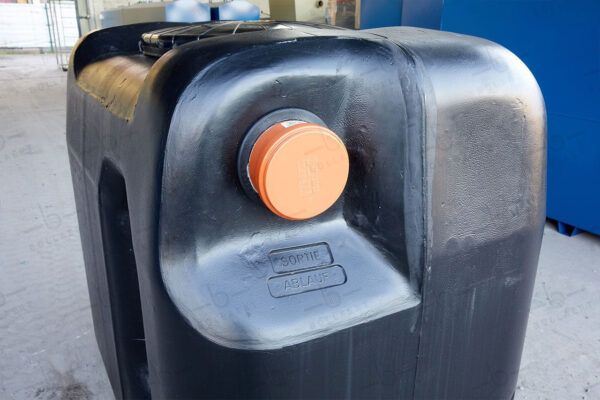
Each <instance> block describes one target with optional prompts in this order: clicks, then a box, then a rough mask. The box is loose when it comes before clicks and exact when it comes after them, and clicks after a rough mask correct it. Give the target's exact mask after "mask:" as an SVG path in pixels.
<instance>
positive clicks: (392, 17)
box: [360, 0, 402, 29]
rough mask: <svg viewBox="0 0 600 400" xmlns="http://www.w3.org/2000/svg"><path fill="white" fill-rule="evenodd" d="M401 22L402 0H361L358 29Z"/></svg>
mask: <svg viewBox="0 0 600 400" xmlns="http://www.w3.org/2000/svg"><path fill="white" fill-rule="evenodd" d="M401 24H402V0H362V1H361V2H360V29H370V28H381V27H384V26H398V25H401Z"/></svg>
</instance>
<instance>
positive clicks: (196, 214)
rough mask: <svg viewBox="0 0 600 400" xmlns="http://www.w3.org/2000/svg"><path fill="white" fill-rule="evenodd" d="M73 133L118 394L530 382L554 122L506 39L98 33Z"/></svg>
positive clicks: (265, 30) (365, 390) (487, 387)
mask: <svg viewBox="0 0 600 400" xmlns="http://www.w3.org/2000/svg"><path fill="white" fill-rule="evenodd" d="M311 135H312V136H311ZM67 137H68V146H69V155H70V161H71V170H72V176H73V183H74V188H75V197H76V203H77V210H78V217H79V225H80V230H81V238H82V245H83V250H84V257H85V266H86V272H87V279H88V285H89V292H90V299H91V304H92V312H93V317H94V327H95V332H96V338H97V341H98V345H99V347H100V350H101V353H102V357H103V360H104V363H105V366H106V369H107V371H108V375H109V378H110V381H111V383H112V386H113V389H114V392H115V395H116V396H117V397H118V398H149V397H152V398H155V399H162V398H165V399H171V398H256V399H265V398H272V399H280V398H321V399H323V398H331V399H333V398H357V399H365V398H397V399H433V398H456V399H467V398H478V399H483V398H485V399H491V398H494V399H500V398H502V399H509V398H511V396H513V394H514V390H515V385H516V380H517V374H518V370H519V362H520V357H521V350H522V346H523V340H524V336H525V328H526V325H527V316H528V311H529V305H530V300H531V294H532V289H533V283H534V278H535V271H536V265H537V259H538V253H539V249H540V243H541V237H542V227H543V222H544V215H545V210H544V204H545V163H546V150H545V149H546V126H545V110H544V103H543V99H542V96H541V94H540V91H539V88H538V86H537V84H536V82H535V80H534V78H533V77H532V75H531V74H530V72H529V71H528V69H527V68H526V67H525V66H524V65H523V63H522V62H521V61H520V60H518V59H517V58H516V57H515V56H514V55H513V54H511V53H510V52H509V51H507V50H506V49H504V48H502V47H501V46H499V45H496V44H494V43H491V42H489V41H486V40H482V39H478V38H474V37H469V36H463V35H456V34H452V33H447V32H437V31H430V30H424V29H414V28H400V27H395V28H382V29H373V30H367V31H351V30H342V29H336V28H331V27H326V26H315V25H307V24H296V23H294V24H291V23H277V22H253V23H252V22H247V23H238V22H235V23H209V24H204V25H182V24H165V23H153V24H138V25H130V26H121V27H115V28H110V29H105V30H100V31H95V32H92V33H89V34H88V35H87V36H85V37H84V38H82V39H81V40H80V41H79V43H78V44H77V45H76V47H75V49H74V50H73V53H72V57H71V63H70V68H69V80H68V116H67ZM319 140H322V145H316V146H315V148H314V149H313V148H311V147H310V145H312V144H315V143H317V144H318V143H319ZM253 157H254V158H253ZM256 160H258V161H256ZM288 178H289V181H288ZM290 182H291V183H290ZM292 203H293V206H294V207H296V208H290V207H291V206H290V207H288V208H286V207H287V206H289V205H290V204H292Z"/></svg>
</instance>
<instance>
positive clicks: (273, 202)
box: [248, 121, 349, 220]
mask: <svg viewBox="0 0 600 400" xmlns="http://www.w3.org/2000/svg"><path fill="white" fill-rule="evenodd" d="M348 169H349V162H348V152H347V151H346V147H345V146H344V143H343V142H342V140H341V139H340V138H339V137H338V136H337V135H336V134H335V133H333V132H332V131H330V130H329V129H327V128H325V127H324V126H321V125H317V124H312V123H308V122H304V121H283V122H279V123H276V124H274V125H272V126H271V127H269V128H268V129H267V130H266V131H264V132H263V133H262V135H261V136H260V137H259V138H258V140H257V141H256V143H255V144H254V147H253V148H252V152H251V153H250V161H249V163H248V174H249V176H250V181H251V182H252V185H253V186H254V189H255V190H256V191H257V193H258V195H259V196H260V198H261V199H262V201H263V202H264V203H265V205H266V206H267V207H268V208H269V209H270V210H271V211H272V212H274V213H275V214H277V215H279V216H280V217H282V218H286V219H291V220H301V219H308V218H312V217H314V216H316V215H319V214H321V213H322V212H323V211H325V210H327V209H328V208H329V207H331V206H332V205H333V203H335V201H336V200H337V199H338V198H339V197H340V195H341V194H342V191H343V190H344V187H345V186H346V181H347V180H348Z"/></svg>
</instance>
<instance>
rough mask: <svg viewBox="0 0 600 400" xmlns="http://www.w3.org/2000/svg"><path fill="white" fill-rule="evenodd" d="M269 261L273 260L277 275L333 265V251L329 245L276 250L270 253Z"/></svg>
mask: <svg viewBox="0 0 600 400" xmlns="http://www.w3.org/2000/svg"><path fill="white" fill-rule="evenodd" d="M269 260H271V265H272V266H273V271H275V272H277V273H283V272H290V271H297V270H299V269H307V268H313V267H320V266H322V265H330V264H332V263H333V257H332V256H331V250H330V249H329V246H328V245H327V243H316V244H309V245H306V246H300V247H290V248H287V249H281V250H274V251H272V252H270V253H269Z"/></svg>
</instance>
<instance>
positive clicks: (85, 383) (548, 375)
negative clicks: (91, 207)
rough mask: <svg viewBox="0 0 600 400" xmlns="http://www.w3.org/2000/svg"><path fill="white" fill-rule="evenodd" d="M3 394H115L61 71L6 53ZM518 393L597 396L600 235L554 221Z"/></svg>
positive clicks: (1, 136) (0, 304) (1, 141)
mask: <svg viewBox="0 0 600 400" xmlns="http://www.w3.org/2000/svg"><path fill="white" fill-rule="evenodd" d="M0 226H1V229H0V399H88V398H89V399H107V398H111V397H112V394H111V391H110V387H109V385H108V382H107V377H106V373H105V372H104V368H103V366H102V362H101V359H100V355H99V352H98V350H97V348H96V344H95V339H94V332H93V329H92V320H91V315H90V307H89V298H88V294H87V288H86V282H85V274H84V267H83V260H82V255H81V246H80V242H79V236H78V230H77V221H76V216H75V206H74V202H73V194H72V189H71V179H70V173H69V165H68V160H67V149H66V144H65V74H64V73H63V72H62V71H60V70H59V69H58V68H57V67H56V65H55V61H54V59H53V58H52V57H51V56H40V55H37V56H35V55H25V56H23V55H22V56H16V55H11V56H1V55H0ZM516 398H517V399H600V238H598V237H595V236H592V235H588V234H581V235H579V236H576V237H574V238H568V237H565V236H562V235H560V234H558V233H557V232H556V230H555V229H554V228H553V227H551V226H550V225H547V226H546V230H545V236H544V242H543V246H542V254H541V258H540V265H539V270H538V277H537V283H536V288H535V293H534V299H533V304H532V312H531V316H530V320H529V328H528V332H527V339H526V343H525V350H524V353H523V360H522V366H521V372H520V378H519V385H518V389H517V396H516Z"/></svg>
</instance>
